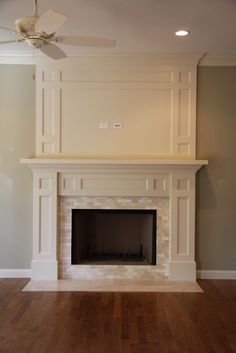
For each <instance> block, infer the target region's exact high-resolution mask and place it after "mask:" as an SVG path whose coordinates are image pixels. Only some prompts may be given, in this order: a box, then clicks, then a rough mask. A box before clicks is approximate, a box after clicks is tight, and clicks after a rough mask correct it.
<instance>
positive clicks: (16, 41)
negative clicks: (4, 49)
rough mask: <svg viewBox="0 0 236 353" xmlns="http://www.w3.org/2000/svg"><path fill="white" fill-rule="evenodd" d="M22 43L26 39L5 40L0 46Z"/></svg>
mask: <svg viewBox="0 0 236 353" xmlns="http://www.w3.org/2000/svg"><path fill="white" fill-rule="evenodd" d="M20 42H24V39H15V40H4V41H3V42H0V44H10V43H20Z"/></svg>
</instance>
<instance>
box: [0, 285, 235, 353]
mask: <svg viewBox="0 0 236 353" xmlns="http://www.w3.org/2000/svg"><path fill="white" fill-rule="evenodd" d="M26 283H27V280H26V279H1V280H0V353H51V352H53V353H154V352H155V353H157V352H158V353H180V352H181V353H236V281H218V280H201V281H199V284H200V286H201V287H202V288H203V290H204V293H151V292H145V293H141V292H139V293H132V292H126V293H124V292H123V293H116V292H110V293H108V292H107V293H102V292H97V293H92V292H88V293H86V292H23V291H22V288H23V287H24V286H25V285H26Z"/></svg>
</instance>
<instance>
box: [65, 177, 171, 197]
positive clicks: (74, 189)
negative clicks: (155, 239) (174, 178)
mask: <svg viewBox="0 0 236 353" xmlns="http://www.w3.org/2000/svg"><path fill="white" fill-rule="evenodd" d="M59 195H60V196H73V195H74V196H75V195H86V196H101V195H103V196H109V195H113V196H150V195H152V196H160V197H165V196H166V197H168V196H169V175H166V174H160V175H143V176H140V175H136V174H128V175H127V174H123V175H122V174H120V175H114V174H111V173H107V174H103V175H102V174H99V175H97V174H87V175H84V174H76V173H75V174H71V173H69V174H67V173H61V174H60V175H59Z"/></svg>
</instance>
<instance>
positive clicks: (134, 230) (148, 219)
mask: <svg viewBox="0 0 236 353" xmlns="http://www.w3.org/2000/svg"><path fill="white" fill-rule="evenodd" d="M71 249H72V250H71V263H72V265H75V264H91V263H92V264H101V265H106V264H107V265H108V264H114V265H119V264H124V265H155V264H156V210H133V209H132V210H131V209H129V210H114V209H113V210H107V209H73V210H72V247H71Z"/></svg>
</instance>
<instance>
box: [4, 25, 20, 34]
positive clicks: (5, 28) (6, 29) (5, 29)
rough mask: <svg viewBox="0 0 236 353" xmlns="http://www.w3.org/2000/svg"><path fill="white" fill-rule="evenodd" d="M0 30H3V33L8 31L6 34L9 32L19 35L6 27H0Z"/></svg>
mask: <svg viewBox="0 0 236 353" xmlns="http://www.w3.org/2000/svg"><path fill="white" fill-rule="evenodd" d="M0 29H3V30H4V31H8V32H11V33H16V34H19V33H18V32H16V31H15V30H14V29H11V28H8V27H5V26H0Z"/></svg>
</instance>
